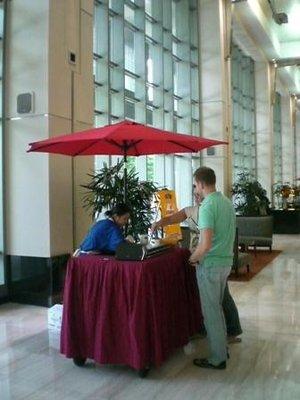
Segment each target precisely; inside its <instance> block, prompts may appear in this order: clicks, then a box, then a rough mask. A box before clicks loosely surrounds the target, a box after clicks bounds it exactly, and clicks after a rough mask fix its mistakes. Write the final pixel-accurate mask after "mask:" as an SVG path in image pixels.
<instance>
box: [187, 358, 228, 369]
mask: <svg viewBox="0 0 300 400" xmlns="http://www.w3.org/2000/svg"><path fill="white" fill-rule="evenodd" d="M193 364H194V365H196V366H197V367H200V368H209V369H226V361H222V362H221V363H220V364H218V365H214V364H211V363H210V362H209V361H208V359H207V358H195V359H194V360H193Z"/></svg>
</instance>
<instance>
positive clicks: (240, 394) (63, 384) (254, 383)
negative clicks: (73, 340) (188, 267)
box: [0, 235, 300, 400]
mask: <svg viewBox="0 0 300 400" xmlns="http://www.w3.org/2000/svg"><path fill="white" fill-rule="evenodd" d="M275 248H276V249H282V250H284V251H283V253H281V254H280V256H279V257H277V258H276V259H275V260H274V261H273V262H272V263H271V264H270V265H269V266H268V267H266V268H264V269H263V270H262V271H261V273H260V274H258V275H257V276H256V277H255V278H254V279H252V280H251V281H250V282H233V283H231V284H230V287H231V292H232V294H233V295H234V297H235V300H236V302H237V305H238V307H239V311H240V317H241V322H242V325H243V328H244V334H243V342H242V343H241V344H235V345H231V346H230V354H231V357H230V360H229V362H228V367H227V369H226V370H225V371H211V370H201V369H199V368H197V367H194V366H193V365H192V359H193V357H194V356H195V355H203V356H205V355H206V353H207V345H206V340H205V339H204V340H197V341H193V342H192V346H188V347H186V348H185V351H184V350H183V349H180V350H178V351H177V352H176V353H175V354H174V355H173V356H172V357H171V358H170V359H169V360H168V362H166V363H165V364H164V365H163V367H162V368H160V369H158V370H152V371H150V373H149V375H148V377H147V378H146V379H141V378H139V377H137V375H136V373H135V372H134V371H132V370H130V369H129V368H126V367H113V366H112V367H110V366H95V364H94V363H93V362H89V363H88V364H87V366H86V367H84V368H78V367H75V366H74V365H73V363H72V362H71V361H70V360H68V359H65V358H64V357H63V356H61V355H60V354H59V351H58V343H59V337H58V334H55V333H54V332H51V333H49V332H48V330H47V309H45V308H41V307H34V306H24V305H18V304H4V305H2V306H0V400H17V399H26V400H46V399H47V400H48V399H53V400H60V399H61V400H69V399H70V400H71V399H72V400H77V399H95V400H96V399H101V400H106V399H120V400H125V399H128V400H129V399H130V400H140V399H142V400H148V399H163V400H168V399H172V400H175V399H178V400H189V399H191V400H195V399H201V400H206V399H214V400H219V399H220V400H221V399H222V400H226V399H238V400H246V399H251V400H253V399H255V400H256V399H258V400H265V399H266V400H267V399H272V400H299V399H300V336H299V333H300V235H293V236H283V235H282V236H276V237H275ZM193 348H194V349H193ZM192 350H194V354H191V351H192Z"/></svg>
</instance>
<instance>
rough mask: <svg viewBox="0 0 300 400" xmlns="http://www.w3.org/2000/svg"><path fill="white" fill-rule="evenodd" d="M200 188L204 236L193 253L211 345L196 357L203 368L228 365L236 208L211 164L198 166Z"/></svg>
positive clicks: (191, 258) (192, 261) (201, 225)
mask: <svg viewBox="0 0 300 400" xmlns="http://www.w3.org/2000/svg"><path fill="white" fill-rule="evenodd" d="M194 178H195V185H196V191H197V193H199V195H200V196H202V197H204V200H203V202H202V204H201V206H200V212H199V221H198V225H199V229H200V230H201V240H200V243H199V245H198V246H197V248H196V249H195V251H194V252H193V254H192V255H191V257H190V263H191V264H192V265H195V266H196V268H197V271H196V272H197V281H198V286H199V292H200V298H201V306H202V312H203V316H204V324H205V328H206V331H207V337H208V341H209V345H210V351H211V355H210V357H209V358H208V359H206V358H203V359H201V358H196V359H195V360H194V364H195V365H197V366H198V367H202V368H213V369H225V368H226V360H227V347H226V326H225V321H224V316H223V311H222V302H223V296H224V290H225V286H226V281H227V278H228V275H229V273H230V270H231V266H232V262H233V242H234V236H235V223H236V222H235V221H236V217H235V211H234V208H233V205H232V202H231V201H230V200H229V199H228V198H227V197H225V196H223V194H222V193H220V192H217V191H216V176H215V173H214V171H213V170H212V169H211V168H207V167H201V168H198V169H197V171H196V172H195V174H194Z"/></svg>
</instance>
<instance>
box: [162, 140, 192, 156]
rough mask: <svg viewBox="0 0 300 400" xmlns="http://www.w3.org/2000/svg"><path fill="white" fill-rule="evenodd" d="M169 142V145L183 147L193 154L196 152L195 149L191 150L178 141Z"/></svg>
mask: <svg viewBox="0 0 300 400" xmlns="http://www.w3.org/2000/svg"><path fill="white" fill-rule="evenodd" d="M168 142H169V143H173V144H176V145H177V146H181V147H183V148H184V149H186V150H190V152H191V153H194V152H195V150H194V149H193V148H190V147H189V146H186V145H184V144H181V143H178V142H176V141H174V140H168Z"/></svg>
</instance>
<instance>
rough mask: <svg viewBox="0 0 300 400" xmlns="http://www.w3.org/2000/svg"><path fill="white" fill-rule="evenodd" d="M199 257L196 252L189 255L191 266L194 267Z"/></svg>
mask: <svg viewBox="0 0 300 400" xmlns="http://www.w3.org/2000/svg"><path fill="white" fill-rule="evenodd" d="M199 260H200V258H199V257H198V255H197V254H195V252H194V253H193V254H192V255H191V256H190V258H189V263H190V264H191V265H192V266H193V267H196V266H197V264H198V262H199Z"/></svg>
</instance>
